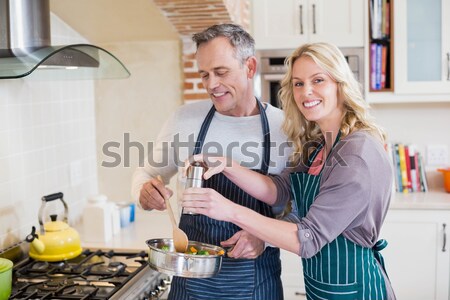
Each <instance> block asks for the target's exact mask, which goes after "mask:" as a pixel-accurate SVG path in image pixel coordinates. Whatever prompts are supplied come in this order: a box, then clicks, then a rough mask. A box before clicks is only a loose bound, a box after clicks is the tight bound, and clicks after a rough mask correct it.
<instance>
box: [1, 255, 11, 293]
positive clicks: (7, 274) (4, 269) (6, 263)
mask: <svg viewBox="0 0 450 300" xmlns="http://www.w3.org/2000/svg"><path fill="white" fill-rule="evenodd" d="M12 267H13V262H12V261H10V260H9V259H6V258H0V300H7V299H9V296H10V295H11V285H12Z"/></svg>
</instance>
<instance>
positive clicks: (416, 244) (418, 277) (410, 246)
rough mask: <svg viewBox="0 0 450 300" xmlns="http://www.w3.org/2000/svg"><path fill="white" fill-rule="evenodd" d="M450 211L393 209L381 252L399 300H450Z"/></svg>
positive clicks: (385, 228)
mask: <svg viewBox="0 0 450 300" xmlns="http://www.w3.org/2000/svg"><path fill="white" fill-rule="evenodd" d="M444 224H446V225H449V224H450V212H449V211H433V210H390V211H389V213H388V215H387V217H386V221H385V223H384V225H383V228H382V230H381V235H380V238H384V239H386V240H387V241H388V246H387V247H386V248H385V249H384V250H383V251H382V252H381V254H382V255H383V257H384V259H385V264H386V270H387V273H388V276H389V278H390V280H391V283H392V286H393V288H394V290H395V293H396V295H397V299H398V300H415V299H417V300H423V299H429V300H448V299H449V280H450V277H449V275H450V266H449V263H450V260H449V258H450V255H449V248H448V245H445V237H444V236H445V234H446V231H448V230H447V229H446V228H445V226H444Z"/></svg>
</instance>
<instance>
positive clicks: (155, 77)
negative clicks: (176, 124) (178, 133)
mask: <svg viewBox="0 0 450 300" xmlns="http://www.w3.org/2000/svg"><path fill="white" fill-rule="evenodd" d="M180 47H181V45H180V42H179V41H178V40H173V41H149V42H132V43H120V44H109V45H108V49H111V51H113V52H114V53H115V54H116V55H117V56H118V57H120V59H121V60H122V61H123V62H124V63H125V65H126V66H127V68H128V69H129V70H130V72H131V77H130V78H128V79H126V80H123V81H115V82H113V81H106V80H105V81H99V82H98V83H97V85H96V96H97V101H96V124H97V159H98V181H99V192H100V193H102V194H105V195H107V196H108V198H109V199H110V200H112V201H116V202H121V201H131V196H130V192H131V191H130V186H131V176H132V173H133V171H134V170H135V168H136V167H137V166H138V164H139V160H140V159H141V160H142V161H144V156H146V155H147V152H148V150H149V147H148V143H151V142H154V141H155V140H156V136H157V134H158V132H159V130H160V129H161V127H162V125H163V123H164V122H165V121H166V119H167V118H168V116H169V115H170V114H171V113H172V112H173V111H174V109H175V108H176V107H177V106H179V105H180V104H182V74H181V69H182V68H181V64H182V63H181V54H180V53H181V48H180ZM125 135H128V136H129V141H130V143H139V144H141V145H142V146H143V149H144V152H142V153H139V151H138V148H137V147H136V146H132V147H129V144H127V145H125ZM111 142H115V143H118V145H120V146H119V147H117V148H116V147H112V148H110V150H109V151H112V152H115V153H117V154H120V157H121V162H120V164H119V165H118V166H116V167H105V166H102V163H103V162H107V163H111V162H114V161H116V159H115V158H112V157H111V156H110V155H107V154H108V153H105V152H104V151H103V147H104V146H105V145H108V143H111ZM124 152H125V154H124ZM127 153H128V154H129V155H127ZM127 162H129V163H128V164H127ZM173 187H174V186H173V185H172V188H173Z"/></svg>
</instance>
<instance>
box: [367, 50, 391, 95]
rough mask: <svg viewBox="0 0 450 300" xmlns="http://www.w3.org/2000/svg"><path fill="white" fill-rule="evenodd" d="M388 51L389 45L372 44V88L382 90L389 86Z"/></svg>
mask: <svg viewBox="0 0 450 300" xmlns="http://www.w3.org/2000/svg"><path fill="white" fill-rule="evenodd" d="M388 52H389V48H388V46H387V45H382V44H379V43H371V44H370V70H371V72H370V84H371V85H370V88H371V89H372V90H381V89H384V88H386V87H387V85H386V78H387V77H386V76H387V64H388Z"/></svg>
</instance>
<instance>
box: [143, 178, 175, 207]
mask: <svg viewBox="0 0 450 300" xmlns="http://www.w3.org/2000/svg"><path fill="white" fill-rule="evenodd" d="M172 195H173V192H172V190H170V189H169V188H166V186H165V185H164V183H163V182H161V181H160V180H158V179H156V178H152V179H150V180H149V181H147V182H146V183H145V184H144V185H143V186H142V189H141V194H140V196H139V203H140V204H141V207H142V208H143V209H146V210H148V209H156V210H165V209H166V203H165V202H164V197H166V198H167V199H168V198H170V197H171V196H172Z"/></svg>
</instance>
